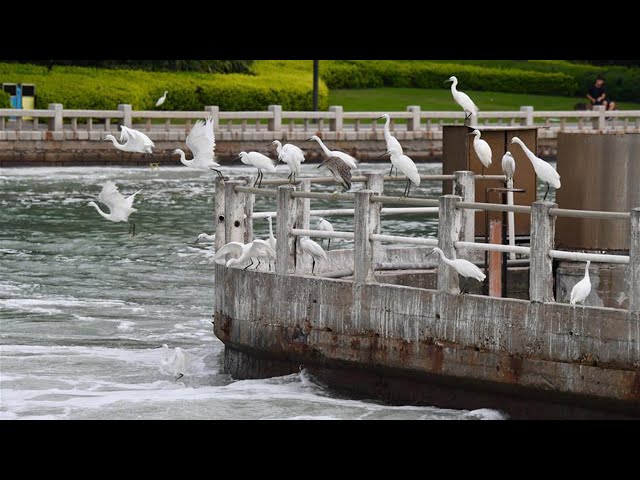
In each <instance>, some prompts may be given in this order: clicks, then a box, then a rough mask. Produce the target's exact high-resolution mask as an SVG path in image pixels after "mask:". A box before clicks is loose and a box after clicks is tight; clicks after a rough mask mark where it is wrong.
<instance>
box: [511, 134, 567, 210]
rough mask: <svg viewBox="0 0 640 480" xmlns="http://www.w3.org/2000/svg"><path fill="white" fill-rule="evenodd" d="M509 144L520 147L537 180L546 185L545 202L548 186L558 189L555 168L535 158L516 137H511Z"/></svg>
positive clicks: (558, 178) (558, 182) (558, 176)
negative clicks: (515, 144) (529, 162)
mask: <svg viewBox="0 0 640 480" xmlns="http://www.w3.org/2000/svg"><path fill="white" fill-rule="evenodd" d="M511 143H517V144H518V145H520V146H521V147H522V150H524V153H525V154H526V155H527V158H528V159H529V160H531V164H532V165H533V169H534V170H535V171H536V175H537V176H538V178H539V179H540V180H542V181H543V182H546V183H547V191H546V192H544V198H543V199H542V200H546V199H547V194H548V193H549V186H552V187H553V188H555V189H556V190H557V189H558V188H560V175H558V172H556V169H555V168H553V167H552V166H551V165H549V164H548V163H547V162H545V161H544V160H542V159H541V158H538V157H536V156H535V155H534V153H533V152H532V151H531V150H529V148H528V147H527V146H526V145H525V144H524V142H523V141H522V140H520V139H519V138H518V137H513V138H512V139H511Z"/></svg>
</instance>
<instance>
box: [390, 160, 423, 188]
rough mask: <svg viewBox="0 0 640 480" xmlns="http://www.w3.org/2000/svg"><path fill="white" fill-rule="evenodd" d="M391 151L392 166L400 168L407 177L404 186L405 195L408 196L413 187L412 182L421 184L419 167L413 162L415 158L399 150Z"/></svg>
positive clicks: (417, 184)
mask: <svg viewBox="0 0 640 480" xmlns="http://www.w3.org/2000/svg"><path fill="white" fill-rule="evenodd" d="M390 152H391V168H392V169H393V167H396V170H400V171H401V172H402V173H403V174H404V175H405V176H406V177H407V185H406V186H405V187H404V196H405V197H407V196H408V195H409V190H410V189H411V182H413V183H415V185H416V187H419V186H420V174H419V173H418V167H416V164H415V163H413V160H411V159H410V158H409V157H407V156H406V155H403V154H402V153H399V152H398V151H397V150H391V151H390Z"/></svg>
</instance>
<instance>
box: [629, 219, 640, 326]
mask: <svg viewBox="0 0 640 480" xmlns="http://www.w3.org/2000/svg"><path fill="white" fill-rule="evenodd" d="M630 221H631V228H630V229H629V230H630V236H631V238H630V242H629V267H628V271H627V279H628V280H629V311H630V312H632V313H638V314H640V207H639V208H633V209H631V220H630Z"/></svg>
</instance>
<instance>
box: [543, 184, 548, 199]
mask: <svg viewBox="0 0 640 480" xmlns="http://www.w3.org/2000/svg"><path fill="white" fill-rule="evenodd" d="M548 193H549V183H547V191H546V192H544V198H543V199H542V201H543V202H544V201H545V200H546V199H547V194H548Z"/></svg>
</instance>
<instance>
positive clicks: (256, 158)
mask: <svg viewBox="0 0 640 480" xmlns="http://www.w3.org/2000/svg"><path fill="white" fill-rule="evenodd" d="M236 160H241V161H242V163H244V164H245V165H252V166H254V167H256V168H257V169H258V177H257V178H256V181H255V182H254V184H253V186H254V187H255V186H256V185H257V186H258V188H260V186H261V185H262V176H263V173H262V170H266V171H267V172H272V173H273V172H275V171H276V166H275V164H274V163H273V160H271V159H270V158H269V157H267V156H266V155H263V154H261V153H260V152H249V153H247V152H240V154H239V155H238V158H236Z"/></svg>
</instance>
